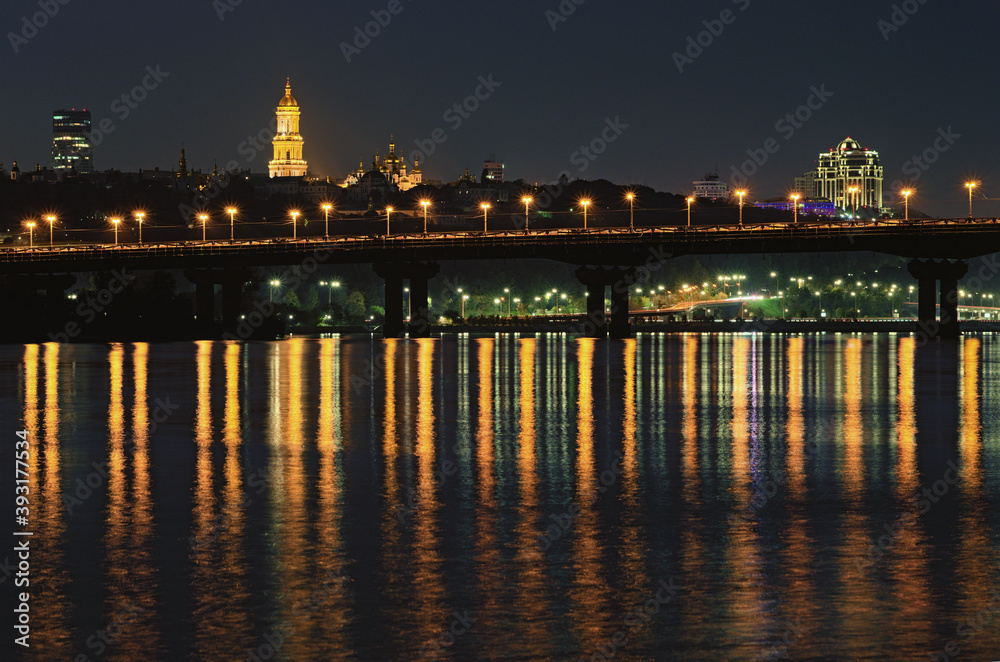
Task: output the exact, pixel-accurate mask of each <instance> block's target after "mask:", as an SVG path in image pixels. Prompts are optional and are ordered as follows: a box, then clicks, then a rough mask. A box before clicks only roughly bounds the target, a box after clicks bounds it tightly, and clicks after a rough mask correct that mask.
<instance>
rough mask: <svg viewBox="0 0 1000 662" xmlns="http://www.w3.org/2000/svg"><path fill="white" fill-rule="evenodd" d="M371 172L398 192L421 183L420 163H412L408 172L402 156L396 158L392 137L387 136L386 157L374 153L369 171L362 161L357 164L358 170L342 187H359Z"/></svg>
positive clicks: (417, 161) (348, 176) (349, 176)
mask: <svg viewBox="0 0 1000 662" xmlns="http://www.w3.org/2000/svg"><path fill="white" fill-rule="evenodd" d="M373 171H374V172H378V173H380V174H382V175H384V176H385V180H386V181H387V182H388V183H389V184H392V185H393V186H395V187H396V189H398V190H400V191H409V190H410V189H411V188H413V187H414V186H420V184H422V183H423V173H422V171H421V170H420V161H419V160H416V161H414V163H413V169H412V170H410V171H409V172H408V171H407V167H406V160H405V159H404V158H403V157H402V156H396V143H395V142H394V141H393V138H392V136H389V154H388V156H386V157H385V158H382V157H381V156H380V155H379V153H378V152H377V151H376V152H375V158H374V160H373V161H372V167H371V170H365V164H364V162H363V161H360V162H358V169H357V170H356V171H354V172H352V173H349V174H348V175H347V179H346V180H345V181H344V187H345V188H346V187H348V186H357V185H359V184H360V182H361V180H362V179H363V178H364V176H365V175H366V174H367V173H369V172H373ZM375 179H378V178H375ZM368 180H369V181H372V178H371V177H369V178H368ZM366 195H367V193H366Z"/></svg>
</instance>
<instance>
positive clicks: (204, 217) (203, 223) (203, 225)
mask: <svg viewBox="0 0 1000 662" xmlns="http://www.w3.org/2000/svg"><path fill="white" fill-rule="evenodd" d="M198 220H199V221H201V240H202V241H207V239H206V237H207V234H206V232H207V231H206V227H207V225H208V214H198Z"/></svg>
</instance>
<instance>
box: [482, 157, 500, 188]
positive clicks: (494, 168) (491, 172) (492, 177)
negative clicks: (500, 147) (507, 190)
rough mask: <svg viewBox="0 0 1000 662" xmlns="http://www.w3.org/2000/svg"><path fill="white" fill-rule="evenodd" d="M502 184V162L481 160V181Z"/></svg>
mask: <svg viewBox="0 0 1000 662" xmlns="http://www.w3.org/2000/svg"><path fill="white" fill-rule="evenodd" d="M486 182H492V183H494V184H503V162H502V161H494V160H490V161H483V183H484V184H485V183H486Z"/></svg>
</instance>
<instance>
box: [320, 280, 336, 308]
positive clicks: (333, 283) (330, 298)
mask: <svg viewBox="0 0 1000 662" xmlns="http://www.w3.org/2000/svg"><path fill="white" fill-rule="evenodd" d="M319 284H320V287H327V286H329V288H330V289H329V290H327V295H326V305H327V306H329V305H331V304H333V288H335V287H340V281H339V280H333V281H330V282H327V281H325V280H321V281H320V282H319Z"/></svg>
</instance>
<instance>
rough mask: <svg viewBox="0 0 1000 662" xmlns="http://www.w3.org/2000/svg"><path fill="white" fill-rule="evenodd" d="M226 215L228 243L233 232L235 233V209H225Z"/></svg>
mask: <svg viewBox="0 0 1000 662" xmlns="http://www.w3.org/2000/svg"><path fill="white" fill-rule="evenodd" d="M226 213H227V214H229V241H233V237H234V236H235V235H234V231H235V227H236V226H235V218H236V207H229V208H228V209H226Z"/></svg>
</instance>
